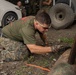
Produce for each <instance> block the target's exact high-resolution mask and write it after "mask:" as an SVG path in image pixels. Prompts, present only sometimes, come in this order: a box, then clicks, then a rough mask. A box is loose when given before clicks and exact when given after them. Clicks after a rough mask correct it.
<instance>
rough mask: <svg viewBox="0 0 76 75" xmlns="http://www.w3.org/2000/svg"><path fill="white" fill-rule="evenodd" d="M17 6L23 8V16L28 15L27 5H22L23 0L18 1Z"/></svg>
mask: <svg viewBox="0 0 76 75" xmlns="http://www.w3.org/2000/svg"><path fill="white" fill-rule="evenodd" d="M17 6H19V8H20V9H21V12H22V17H25V16H26V10H25V7H24V6H22V2H21V1H18V2H17Z"/></svg>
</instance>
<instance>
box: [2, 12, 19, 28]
mask: <svg viewBox="0 0 76 75" xmlns="http://www.w3.org/2000/svg"><path fill="white" fill-rule="evenodd" d="M17 19H18V17H17V15H16V14H15V13H12V12H9V13H6V14H5V15H4V17H3V19H2V27H4V26H6V25H8V24H9V23H10V22H13V21H15V20H17Z"/></svg>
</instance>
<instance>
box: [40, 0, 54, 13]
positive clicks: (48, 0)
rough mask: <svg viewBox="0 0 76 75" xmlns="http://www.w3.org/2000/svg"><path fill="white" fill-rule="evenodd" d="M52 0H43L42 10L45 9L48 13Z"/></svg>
mask: <svg viewBox="0 0 76 75" xmlns="http://www.w3.org/2000/svg"><path fill="white" fill-rule="evenodd" d="M52 2H53V0H44V1H43V2H42V8H41V9H42V10H45V11H46V12H47V13H49V10H50V8H51V7H52Z"/></svg>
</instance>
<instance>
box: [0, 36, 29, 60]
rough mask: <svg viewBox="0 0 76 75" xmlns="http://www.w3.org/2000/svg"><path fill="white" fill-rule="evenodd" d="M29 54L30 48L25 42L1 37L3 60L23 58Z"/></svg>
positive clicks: (0, 48)
mask: <svg viewBox="0 0 76 75" xmlns="http://www.w3.org/2000/svg"><path fill="white" fill-rule="evenodd" d="M28 54H29V52H28V49H27V47H26V46H25V45H24V44H23V43H21V42H18V41H14V40H11V39H8V38H4V37H0V55H1V57H0V58H1V59H2V60H4V61H13V60H23V59H25V58H26V57H27V56H28Z"/></svg>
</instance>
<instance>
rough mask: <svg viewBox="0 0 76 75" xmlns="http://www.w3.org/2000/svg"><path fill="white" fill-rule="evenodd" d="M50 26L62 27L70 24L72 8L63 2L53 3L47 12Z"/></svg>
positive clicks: (72, 17) (72, 14)
mask: <svg viewBox="0 0 76 75" xmlns="http://www.w3.org/2000/svg"><path fill="white" fill-rule="evenodd" d="M49 15H50V18H51V21H52V27H53V28H55V29H63V28H66V27H68V26H69V25H71V24H72V23H73V21H74V13H73V10H72V9H71V8H70V7H69V6H68V5H67V4H64V3H58V4H56V5H54V6H53V7H52V8H51V9H50V12H49Z"/></svg>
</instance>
